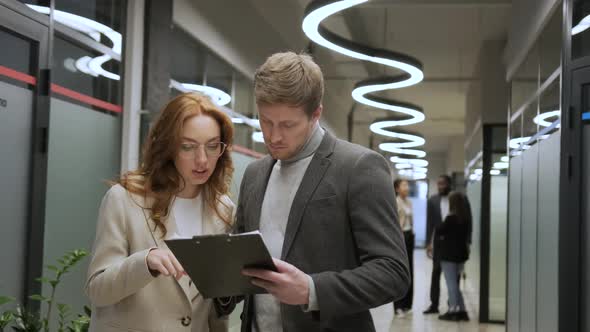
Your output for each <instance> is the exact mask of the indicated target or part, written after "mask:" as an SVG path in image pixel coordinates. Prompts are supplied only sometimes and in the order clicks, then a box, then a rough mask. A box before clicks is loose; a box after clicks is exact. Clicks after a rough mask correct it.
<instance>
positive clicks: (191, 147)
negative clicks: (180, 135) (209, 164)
mask: <svg viewBox="0 0 590 332" xmlns="http://www.w3.org/2000/svg"><path fill="white" fill-rule="evenodd" d="M201 145H202V146H203V147H204V150H205V155H207V158H210V159H213V158H218V157H219V156H221V155H222V154H223V152H224V151H225V148H226V147H227V144H225V143H223V142H213V143H206V144H201V143H182V144H180V150H179V152H178V156H179V157H180V158H182V159H195V158H196V157H197V149H198V148H199V146H201Z"/></svg>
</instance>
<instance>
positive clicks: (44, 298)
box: [29, 294, 49, 302]
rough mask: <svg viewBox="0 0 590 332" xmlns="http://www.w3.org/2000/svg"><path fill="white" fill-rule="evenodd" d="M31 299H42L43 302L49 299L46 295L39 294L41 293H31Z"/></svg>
mask: <svg viewBox="0 0 590 332" xmlns="http://www.w3.org/2000/svg"><path fill="white" fill-rule="evenodd" d="M29 299H31V300H34V301H41V302H43V301H48V300H49V299H48V298H46V297H45V296H43V295H39V294H34V295H31V296H29Z"/></svg>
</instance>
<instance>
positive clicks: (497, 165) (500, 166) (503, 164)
mask: <svg viewBox="0 0 590 332" xmlns="http://www.w3.org/2000/svg"><path fill="white" fill-rule="evenodd" d="M509 166H510V164H509V163H506V162H495V163H494V168H495V169H506V168H508V167H509Z"/></svg>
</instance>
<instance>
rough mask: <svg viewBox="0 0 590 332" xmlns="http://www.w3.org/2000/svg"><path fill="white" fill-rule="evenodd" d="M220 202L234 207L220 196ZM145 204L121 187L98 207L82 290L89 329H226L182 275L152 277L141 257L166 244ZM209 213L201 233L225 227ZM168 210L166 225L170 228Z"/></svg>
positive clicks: (222, 230)
mask: <svg viewBox="0 0 590 332" xmlns="http://www.w3.org/2000/svg"><path fill="white" fill-rule="evenodd" d="M223 199H224V202H225V203H226V204H227V205H228V206H230V209H231V211H227V212H229V213H232V215H233V210H234V205H233V203H232V202H231V200H230V199H229V198H228V197H227V196H225V197H223ZM146 203H147V204H150V202H149V199H148V201H147V202H144V200H143V198H142V197H141V196H138V195H134V194H131V193H129V192H128V191H127V190H125V189H124V188H123V187H122V186H120V185H115V186H113V187H112V188H111V189H110V190H109V191H108V192H107V193H106V195H105V196H104V198H103V200H102V204H101V206H100V211H99V216H98V223H97V228H96V239H95V242H94V248H93V250H92V258H91V261H90V267H89V269H88V277H87V281H86V293H87V295H88V297H89V298H90V302H91V303H92V309H93V310H92V319H91V323H90V331H100V332H102V331H153V332H155V331H187V332H188V331H192V332H197V331H199V332H207V331H211V332H218V331H219V332H222V331H223V332H225V331H227V323H228V322H227V317H223V318H217V314H216V312H215V309H214V306H213V302H212V301H211V300H206V299H204V298H203V297H202V296H201V295H200V294H199V291H198V290H197V289H196V287H195V286H194V285H193V284H192V282H191V281H190V279H189V278H188V277H187V276H184V277H182V278H181V279H180V280H178V281H177V280H176V279H174V278H173V277H165V276H159V277H156V278H155V277H153V276H152V275H151V274H150V272H149V270H148V267H147V263H146V257H147V254H148V252H149V250H150V249H152V248H156V247H158V248H168V247H167V246H166V243H164V241H163V236H162V235H163V234H162V232H161V231H160V230H159V228H158V229H156V227H155V226H156V225H155V223H154V221H153V220H151V218H150V217H149V211H148V210H145V209H143V208H142V207H146V206H149V205H146ZM213 215H214V214H213V213H204V219H205V220H203V233H204V234H219V233H225V232H227V231H228V228H227V227H226V224H225V223H224V222H223V221H221V220H220V219H219V218H218V217H217V216H213ZM175 225H176V223H175V222H174V215H173V214H172V213H171V214H170V217H169V219H168V221H167V222H166V227H167V230H168V232H173V231H174V230H175V229H174V228H175Z"/></svg>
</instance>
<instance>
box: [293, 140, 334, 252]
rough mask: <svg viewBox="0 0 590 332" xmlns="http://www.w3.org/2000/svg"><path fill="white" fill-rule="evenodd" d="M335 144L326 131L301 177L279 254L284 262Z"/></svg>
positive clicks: (322, 176)
mask: <svg viewBox="0 0 590 332" xmlns="http://www.w3.org/2000/svg"><path fill="white" fill-rule="evenodd" d="M335 143H336V139H335V138H334V137H333V136H332V135H331V134H330V133H328V132H327V131H326V132H325V134H324V139H323V140H322V143H321V144H320V146H319V148H318V150H317V151H316V152H315V154H314V156H313V158H312V159H311V162H310V164H309V166H308V167H307V170H306V171H305V174H304V175H303V179H302V180H301V185H299V189H298V190H297V193H296V194H295V198H294V199H293V204H292V205H291V211H290V213H289V220H288V221H287V229H286V230H285V241H284V242H283V248H282V252H281V259H282V260H285V257H287V255H288V254H289V250H291V246H292V245H293V241H294V240H295V235H297V231H298V230H299V225H300V224H301V218H303V213H304V212H305V207H306V206H307V203H308V202H309V200H310V199H311V196H312V194H313V192H314V191H315V189H316V188H317V186H318V185H319V184H320V182H321V180H322V179H323V178H324V175H325V173H326V170H327V169H328V167H329V166H330V163H331V161H330V159H329V156H330V155H331V154H332V152H333V151H334V145H335Z"/></svg>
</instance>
